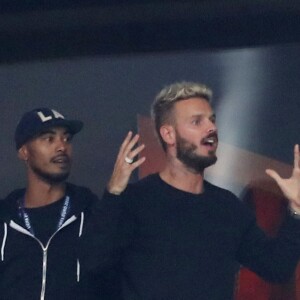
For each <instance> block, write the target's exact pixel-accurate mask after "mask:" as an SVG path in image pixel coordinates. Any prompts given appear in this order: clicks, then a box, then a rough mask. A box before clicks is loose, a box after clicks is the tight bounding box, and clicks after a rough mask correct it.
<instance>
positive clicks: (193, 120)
mask: <svg viewBox="0 0 300 300" xmlns="http://www.w3.org/2000/svg"><path fill="white" fill-rule="evenodd" d="M200 123H201V118H194V119H192V124H193V125H195V126H198V125H200Z"/></svg>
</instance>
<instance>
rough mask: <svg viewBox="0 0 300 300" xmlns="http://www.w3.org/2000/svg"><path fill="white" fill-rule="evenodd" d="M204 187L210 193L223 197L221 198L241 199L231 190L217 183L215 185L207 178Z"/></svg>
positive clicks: (229, 199)
mask: <svg viewBox="0 0 300 300" xmlns="http://www.w3.org/2000/svg"><path fill="white" fill-rule="evenodd" d="M204 188H205V190H206V191H207V192H208V193H209V194H212V195H214V196H217V197H218V198H221V199H223V198H224V199H226V200H228V201H234V202H235V201H239V199H238V197H237V196H236V195H235V194H234V193H232V192H231V191H229V190H227V189H225V188H222V187H219V186H217V185H214V184H212V183H210V182H208V181H206V180H205V181H204Z"/></svg>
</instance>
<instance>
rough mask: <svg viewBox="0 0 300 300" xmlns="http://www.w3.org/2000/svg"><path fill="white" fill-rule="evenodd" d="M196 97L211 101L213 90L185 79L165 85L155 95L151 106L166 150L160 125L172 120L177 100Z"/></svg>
mask: <svg viewBox="0 0 300 300" xmlns="http://www.w3.org/2000/svg"><path fill="white" fill-rule="evenodd" d="M194 97H197V98H203V99H205V100H207V101H208V102H210V101H211V99H212V90H211V89H210V88H208V87H207V86H206V85H204V84H201V83H196V82H185V81H183V82H176V83H173V84H171V85H168V86H166V87H164V88H163V89H162V90H161V91H160V92H159V93H158V94H157V96H156V97H155V100H154V102H153V104H152V107H151V116H152V119H153V121H154V125H155V130H156V133H157V135H158V137H159V140H160V143H161V145H162V147H163V149H164V150H166V144H165V142H164V141H163V139H162V138H161V135H160V132H159V131H160V127H161V126H162V125H163V124H165V123H166V122H170V123H171V122H172V117H173V114H172V112H173V108H174V105H175V103H176V102H178V101H182V100H187V99H189V98H194Z"/></svg>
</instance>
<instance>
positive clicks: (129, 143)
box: [107, 131, 145, 195]
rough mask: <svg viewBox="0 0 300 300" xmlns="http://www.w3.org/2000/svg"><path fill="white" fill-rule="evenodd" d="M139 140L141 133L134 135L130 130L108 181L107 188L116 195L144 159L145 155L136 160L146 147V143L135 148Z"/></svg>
mask: <svg viewBox="0 0 300 300" xmlns="http://www.w3.org/2000/svg"><path fill="white" fill-rule="evenodd" d="M138 140H139V135H138V134H136V135H135V136H133V134H132V132H131V131H129V133H128V134H127V136H126V138H125V140H124V141H123V143H122V145H121V147H120V150H119V153H118V156H117V160H116V163H115V166H114V170H113V173H112V176H111V178H110V180H109V182H108V185H107V190H108V191H109V192H110V193H112V194H115V195H119V194H121V193H122V192H123V191H124V190H125V188H126V186H127V184H128V181H129V178H130V175H131V173H132V172H133V170H135V169H136V168H137V167H139V166H140V165H141V164H142V163H143V162H144V161H145V157H141V158H139V159H137V160H136V161H134V159H135V157H136V156H137V155H138V154H139V153H140V152H141V151H142V150H143V149H144V147H145V146H144V145H140V146H138V147H136V148H134V147H135V146H136V144H137V142H138Z"/></svg>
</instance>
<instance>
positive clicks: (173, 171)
mask: <svg viewBox="0 0 300 300" xmlns="http://www.w3.org/2000/svg"><path fill="white" fill-rule="evenodd" d="M159 175H160V177H161V179H162V180H163V181H165V182H166V183H168V184H169V185H171V186H173V187H175V188H177V189H179V190H182V191H185V192H189V193H192V194H201V193H203V191H204V187H203V180H204V178H203V175H204V172H203V173H194V172H192V171H191V170H189V169H188V168H186V167H185V166H184V165H183V164H181V163H178V162H175V163H174V162H170V161H169V162H167V165H166V168H165V169H164V170H163V171H162V172H160V174H159Z"/></svg>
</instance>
